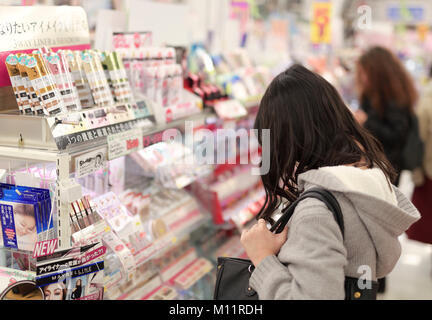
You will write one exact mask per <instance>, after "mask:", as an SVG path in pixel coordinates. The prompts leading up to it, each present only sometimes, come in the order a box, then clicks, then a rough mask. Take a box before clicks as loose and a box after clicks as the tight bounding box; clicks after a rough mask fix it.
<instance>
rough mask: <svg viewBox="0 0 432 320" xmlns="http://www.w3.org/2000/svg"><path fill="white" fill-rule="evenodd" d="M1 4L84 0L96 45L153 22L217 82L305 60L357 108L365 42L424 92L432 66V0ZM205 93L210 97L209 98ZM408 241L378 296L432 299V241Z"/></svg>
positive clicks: (158, 36) (186, 59)
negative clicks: (390, 55) (387, 55)
mask: <svg viewBox="0 0 432 320" xmlns="http://www.w3.org/2000/svg"><path fill="white" fill-rule="evenodd" d="M0 4H1V5H8V6H44V5H49V6H53V5H55V6H61V5H71V6H81V7H83V8H84V10H85V12H86V14H87V19H88V25H89V29H90V40H91V47H92V48H94V49H98V50H114V49H118V47H116V44H115V42H114V41H113V33H116V32H131V33H134V32H143V31H151V32H152V39H151V41H152V46H171V47H176V48H177V49H178V51H177V62H178V63H180V64H182V66H183V68H184V69H183V71H184V72H186V73H185V74H184V75H186V74H189V73H190V74H198V75H200V77H203V79H205V80H207V81H211V82H214V83H218V84H221V83H225V82H224V81H225V80H221V78H220V77H221V75H226V74H227V73H229V71H230V70H231V69H232V68H233V66H237V67H238V69H240V68H241V69H242V70H243V71H241V72H239V74H240V78H242V76H245V74H244V73H245V72H246V73H247V66H248V64H250V65H252V66H259V67H260V68H262V72H261V73H260V75H261V76H262V75H265V76H266V77H267V80H268V79H271V78H272V77H273V76H274V75H276V74H278V73H279V72H281V71H282V70H284V69H285V68H287V67H288V66H290V65H291V64H293V63H296V62H298V63H302V64H304V65H306V66H308V67H309V68H311V69H313V70H315V71H316V72H318V73H320V74H321V75H323V76H324V77H325V78H326V79H327V80H328V81H330V82H331V83H332V84H333V85H335V86H336V88H337V89H338V90H339V92H340V94H341V95H342V97H343V98H344V100H345V102H346V104H347V105H348V106H349V107H350V108H351V109H352V110H353V112H355V111H356V110H357V109H358V108H359V105H360V102H359V100H358V94H357V91H356V89H357V88H356V81H355V69H356V61H357V59H358V57H359V56H360V55H361V54H362V52H363V51H364V50H365V49H367V48H369V47H371V46H374V45H380V46H384V47H387V48H389V49H390V50H391V51H393V52H394V53H395V54H396V55H397V57H398V58H399V59H400V60H401V61H402V62H403V65H404V66H405V67H406V69H407V70H408V71H409V73H410V75H411V76H412V78H413V80H414V82H415V86H416V88H417V90H418V92H419V94H420V95H421V94H422V92H423V90H424V88H425V87H426V85H427V84H428V77H429V70H430V68H431V65H432V28H431V27H432V1H430V0H404V1H402V0H401V1H397V0H328V1H318V0H172V1H169V0H165V1H162V0H160V1H156V0H154V1H151V0H147V1H146V0H124V1H123V0H112V1H110V0H69V1H68V0H39V1H38V0H1V1H0ZM1 10H2V8H1V7H0V11H1ZM0 23H1V21H0ZM0 32H1V29H0ZM182 50H183V51H182ZM222 57H223V58H222ZM227 57H229V59H228V58H227ZM244 57H247V59H245V58H244ZM227 60H229V61H227ZM245 70H246V71H245ZM236 79H237V78H236ZM189 80H190V81H192V80H193V79H192V80H191V79H189ZM230 81H231V80H230ZM264 83H266V81H262V82H261V84H264ZM235 84H236V82H235V81H234V80H232V81H231V82H230V85H231V90H232V91H230V92H229V95H230V97H232V96H234V97H235V98H238V99H239V100H241V101H242V102H245V103H252V104H253V103H254V102H255V105H256V102H257V99H259V95H260V94H262V88H258V86H257V84H256V83H255V87H254V88H255V89H256V92H255V95H253V94H251V92H252V93H254V92H253V90H250V91H249V92H248V94H243V91H242V89H241V88H240V89H239V88H237V87H236V86H235ZM246 88H248V87H247V84H246ZM248 89H250V88H248ZM228 91H229V90H228ZM251 96H255V100H253V99H252V102H251V101H248V99H247V98H250V97H251ZM203 97H204V96H203ZM257 97H258V98H257ZM204 98H205V99H204V100H206V99H207V102H208V104H209V105H210V104H211V99H210V98H209V97H208V96H207V95H205V97H204ZM204 104H206V101H204ZM249 120H250V119H249ZM224 170H225V168H224ZM237 174H239V173H237ZM250 185H251V186H252V185H254V182H251V183H250ZM399 187H400V189H401V190H402V191H403V192H404V193H405V194H407V195H408V196H409V197H411V196H412V194H413V191H414V188H415V186H414V182H413V179H412V173H411V172H409V171H403V172H402V176H401V179H400V184H399ZM215 188H216V187H215ZM431 197H432V194H431ZM231 210H233V209H232V207H231ZM241 224H242V226H243V225H244V224H245V223H241ZM429 232H430V234H432V225H431V226H429ZM231 241H233V240H231ZM401 243H402V248H403V250H402V256H401V259H400V260H399V262H398V264H397V266H396V268H395V269H394V271H393V272H392V273H391V274H390V275H389V277H388V279H387V287H386V290H385V292H384V293H382V294H380V296H379V298H380V299H432V245H431V244H428V243H424V242H419V241H414V240H410V239H408V237H407V236H406V235H403V236H402V237H401ZM226 245H228V246H229V244H226ZM237 245H238V244H237ZM233 248H234V247H233ZM237 249H238V248H237ZM232 250H234V249H231V251H230V253H231V254H233V253H232V252H233V251H232ZM239 250H240V249H239ZM210 296H211V294H210ZM204 297H207V298H209V295H207V296H205V295H204Z"/></svg>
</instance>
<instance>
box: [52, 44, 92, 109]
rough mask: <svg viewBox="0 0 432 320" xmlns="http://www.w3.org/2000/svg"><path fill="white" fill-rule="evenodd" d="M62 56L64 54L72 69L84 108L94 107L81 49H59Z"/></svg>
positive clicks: (73, 78)
mask: <svg viewBox="0 0 432 320" xmlns="http://www.w3.org/2000/svg"><path fill="white" fill-rule="evenodd" d="M59 54H60V56H64V57H65V59H66V62H67V64H68V66H69V69H70V70H71V75H72V80H73V81H74V83H75V87H76V90H77V94H78V97H79V100H80V104H81V107H82V108H91V107H93V97H92V94H91V91H90V86H89V84H88V81H87V77H86V75H85V72H84V69H83V67H82V61H81V55H80V52H79V51H71V50H59Z"/></svg>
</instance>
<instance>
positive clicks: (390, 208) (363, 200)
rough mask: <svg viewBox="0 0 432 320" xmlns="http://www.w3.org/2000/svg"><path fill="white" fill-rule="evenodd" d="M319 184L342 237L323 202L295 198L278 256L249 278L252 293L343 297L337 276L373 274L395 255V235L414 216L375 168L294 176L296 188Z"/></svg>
mask: <svg viewBox="0 0 432 320" xmlns="http://www.w3.org/2000/svg"><path fill="white" fill-rule="evenodd" d="M313 187H321V188H324V189H326V190H329V191H331V192H332V194H333V195H334V196H335V197H336V199H337V200H338V202H339V204H340V206H341V209H342V213H343V218H344V227H345V239H343V238H342V234H341V231H340V229H339V226H338V225H337V223H336V221H335V220H334V217H333V215H332V213H331V212H330V211H329V210H328V209H327V207H326V205H325V204H324V203H323V202H321V201H319V200H317V199H314V198H307V199H304V200H302V201H301V202H300V203H299V204H298V205H297V207H296V209H295V211H294V214H293V216H292V217H291V219H290V221H289V223H288V228H289V229H288V236H287V241H286V242H285V244H284V245H283V246H282V248H281V250H280V252H279V254H278V256H277V257H276V256H268V257H267V258H265V259H264V260H263V261H261V263H260V264H259V265H258V266H256V268H255V270H254V271H253V273H252V276H251V278H250V281H249V284H250V286H251V287H252V288H253V289H255V290H256V291H257V292H258V295H259V298H260V299H344V297H345V291H344V279H345V276H349V277H354V278H359V277H362V278H365V277H367V278H370V279H371V280H374V281H375V280H376V279H377V278H378V279H379V278H382V277H384V276H386V275H387V274H389V273H390V272H391V271H392V270H393V268H394V266H395V265H396V262H397V261H398V259H399V257H400V254H401V246H400V243H399V240H398V237H399V236H400V235H401V234H402V233H404V232H405V231H406V230H407V229H408V228H409V226H410V225H411V224H413V223H414V222H415V221H417V220H418V219H420V214H419V212H418V211H417V209H416V208H415V207H414V206H413V204H412V203H411V202H410V201H409V200H408V199H407V198H406V197H405V196H404V195H403V194H402V193H401V192H400V191H399V189H397V188H396V187H395V186H391V187H390V185H389V184H388V182H387V179H386V177H385V176H384V174H383V173H382V171H381V170H379V169H378V168H374V169H360V168H355V167H350V166H335V167H323V168H320V169H317V170H310V171H307V172H305V173H302V174H300V175H299V188H300V189H303V190H307V189H309V188H313Z"/></svg>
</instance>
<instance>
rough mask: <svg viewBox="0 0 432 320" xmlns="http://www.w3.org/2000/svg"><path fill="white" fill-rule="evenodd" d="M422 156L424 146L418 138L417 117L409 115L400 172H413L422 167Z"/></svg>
mask: <svg viewBox="0 0 432 320" xmlns="http://www.w3.org/2000/svg"><path fill="white" fill-rule="evenodd" d="M423 155H424V144H423V140H422V139H421V137H420V130H419V124H418V119H417V116H416V115H414V114H412V115H410V129H409V131H408V134H407V138H406V141H405V145H404V147H403V149H402V153H401V157H402V159H401V160H402V161H401V168H400V169H401V170H414V169H416V168H418V167H421V166H422V163H423Z"/></svg>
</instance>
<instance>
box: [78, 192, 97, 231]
mask: <svg viewBox="0 0 432 320" xmlns="http://www.w3.org/2000/svg"><path fill="white" fill-rule="evenodd" d="M80 201H81V204H82V206H83V207H84V210H85V213H86V215H87V219H88V221H89V223H90V224H93V223H95V221H94V218H93V215H92V212H91V210H90V207H89V206H88V204H86V199H85V198H84V197H83V198H82V199H80Z"/></svg>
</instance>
